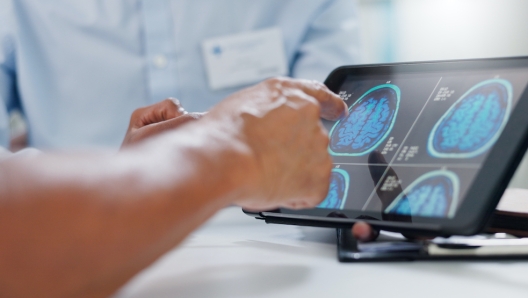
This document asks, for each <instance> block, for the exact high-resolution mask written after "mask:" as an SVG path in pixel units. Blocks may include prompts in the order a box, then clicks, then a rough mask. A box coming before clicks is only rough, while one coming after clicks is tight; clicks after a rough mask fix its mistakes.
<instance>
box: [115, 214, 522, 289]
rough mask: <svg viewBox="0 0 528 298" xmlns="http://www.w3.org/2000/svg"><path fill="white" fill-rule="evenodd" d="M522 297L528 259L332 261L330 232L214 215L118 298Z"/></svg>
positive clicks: (133, 281)
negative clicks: (395, 261)
mask: <svg viewBox="0 0 528 298" xmlns="http://www.w3.org/2000/svg"><path fill="white" fill-rule="evenodd" d="M384 296H385V297H389V298H395V297H405V298H412V297H442V298H445V297H498V296H500V298H502V297H504V298H511V297H524V298H526V297H528V261H524V262H522V261H520V262H512V261H503V262H402V263H361V264H358V263H355V264H352V263H348V264H342V263H339V262H338V261H337V259H336V247H335V231H334V230H331V229H321V228H306V227H294V226H283V225H266V224H265V223H264V222H262V221H258V220H255V219H253V218H251V217H248V216H246V215H244V214H243V213H242V212H241V210H240V209H239V208H235V207H230V208H226V209H224V210H222V211H221V212H219V213H218V214H217V215H216V216H215V217H214V218H212V219H211V220H210V221H209V222H208V223H207V224H205V225H204V226H203V227H202V228H201V229H200V230H198V231H196V232H195V233H194V234H192V235H191V236H190V237H189V239H188V240H187V241H186V242H185V243H184V244H183V245H181V246H180V247H179V248H176V249H174V250H173V251H171V252H169V253H168V254H167V255H165V256H164V257H163V258H162V259H160V260H159V261H158V262H157V263H155V264H154V265H153V266H151V267H150V268H148V269H146V270H145V271H143V272H142V273H141V274H140V275H138V276H137V277H136V278H134V279H133V280H132V281H131V282H130V283H129V284H128V285H126V286H125V287H124V288H123V289H122V290H121V291H120V292H119V294H118V295H117V297H119V298H125V297H218V298H223V297H226V298H228V297H229V298H232V297H284V298H292V297H384Z"/></svg>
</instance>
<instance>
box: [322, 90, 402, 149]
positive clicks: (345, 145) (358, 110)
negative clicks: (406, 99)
mask: <svg viewBox="0 0 528 298" xmlns="http://www.w3.org/2000/svg"><path fill="white" fill-rule="evenodd" d="M399 106H400V88H398V86H396V85H392V84H384V85H379V86H376V87H374V88H372V89H370V90H369V91H367V92H366V93H365V94H363V95H362V96H361V97H360V98H359V99H358V100H357V101H356V102H355V103H354V104H353V105H352V106H351V107H350V108H349V111H350V115H348V117H346V118H345V119H343V120H341V121H338V122H337V123H336V124H335V125H334V127H333V128H332V129H331V130H330V146H329V152H330V154H332V155H334V156H361V155H365V154H368V153H370V152H372V151H373V150H374V149H376V147H378V146H379V145H380V144H381V143H382V142H383V141H384V140H385V138H387V136H388V135H389V134H390V132H391V130H392V127H393V126H394V122H395V121H396V116H397V114H398V109H399Z"/></svg>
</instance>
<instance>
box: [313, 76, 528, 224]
mask: <svg viewBox="0 0 528 298" xmlns="http://www.w3.org/2000/svg"><path fill="white" fill-rule="evenodd" d="M527 82H528V76H527V73H526V70H519V69H504V70H497V69H495V70H485V71H482V70H480V71H473V72H471V71H456V72H451V73H432V72H431V73H420V74H417V73H402V74H391V75H370V76H356V75H349V76H347V77H346V79H345V80H344V81H343V83H342V85H341V87H340V88H338V89H339V90H338V93H339V95H340V96H341V98H342V99H343V100H344V101H345V102H346V103H347V105H348V107H349V111H350V115H349V116H348V117H346V118H345V119H342V120H340V121H337V122H330V121H324V125H325V127H326V128H327V130H328V131H329V136H330V145H329V148H328V151H329V153H330V155H331V156H332V158H333V161H334V169H333V170H332V176H331V184H330V190H329V193H328V196H327V197H326V199H325V200H324V201H323V202H322V203H321V204H320V205H319V206H318V208H326V209H337V210H354V211H362V212H365V211H366V212H371V211H373V212H379V213H381V214H384V215H385V216H390V215H404V216H405V215H408V216H421V217H432V218H452V217H454V216H455V214H456V212H457V209H458V207H459V206H460V204H461V203H462V201H463V200H464V197H465V194H466V192H467V190H468V189H469V187H470V186H471V184H472V182H473V181H474V179H475V177H476V174H477V173H478V171H479V169H480V168H481V166H482V164H483V163H484V161H485V159H486V156H487V154H488V153H489V151H490V149H491V148H493V146H494V144H495V142H496V141H497V139H498V138H499V136H500V135H501V133H502V132H503V130H504V127H505V125H506V123H507V122H508V120H509V117H510V115H511V112H512V110H513V109H514V108H515V105H516V103H517V101H518V100H519V98H520V96H521V94H522V93H523V91H524V89H525V88H526V85H527Z"/></svg>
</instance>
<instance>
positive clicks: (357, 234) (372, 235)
mask: <svg viewBox="0 0 528 298" xmlns="http://www.w3.org/2000/svg"><path fill="white" fill-rule="evenodd" d="M352 235H354V238H356V239H357V240H359V241H362V242H367V241H372V240H374V239H376V237H377V235H378V232H377V230H375V229H374V228H372V226H370V225H369V224H367V223H365V222H358V223H356V224H354V226H353V227H352Z"/></svg>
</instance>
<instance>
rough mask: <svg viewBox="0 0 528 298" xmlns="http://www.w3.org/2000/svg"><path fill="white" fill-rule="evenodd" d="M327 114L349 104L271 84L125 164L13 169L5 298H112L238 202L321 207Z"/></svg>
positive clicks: (2, 265)
mask: <svg viewBox="0 0 528 298" xmlns="http://www.w3.org/2000/svg"><path fill="white" fill-rule="evenodd" d="M317 102H320V103H321V105H322V107H323V109H321V108H320V106H319V104H317ZM321 111H322V114H323V115H326V116H327V117H328V118H335V117H338V116H340V114H342V113H343V112H344V104H343V103H342V102H341V101H340V99H339V98H338V97H336V96H335V95H332V94H330V92H328V91H327V90H326V89H324V88H322V87H321V86H320V85H318V84H313V83H310V82H298V81H290V80H271V81H269V82H266V83H264V84H260V85H259V86H256V87H253V88H251V89H248V90H246V91H243V92H241V93H239V94H236V95H234V96H232V97H231V98H228V99H227V100H226V101H225V102H223V103H222V104H220V105H219V106H218V107H217V108H215V109H214V110H212V111H211V113H210V114H208V115H207V116H205V117H204V118H203V119H201V120H199V121H197V122H194V123H191V124H187V125H186V126H185V127H183V128H181V129H179V130H178V131H175V132H171V133H167V134H163V135H161V136H159V137H156V138H155V139H153V140H151V141H149V142H146V143H142V144H140V145H138V146H131V147H130V148H129V149H125V150H123V151H122V152H121V153H119V154H118V155H117V156H113V157H104V156H97V155H92V156H87V155H75V156H64V155H61V156H45V157H36V158H34V159H29V160H24V161H20V160H18V161H17V160H13V161H8V162H4V163H1V164H0V239H2V241H0V296H9V297H12V296H30V297H34V296H38V297H46V296H51V297H61V296H76V297H78V296H86V297H98V296H101V297H102V296H108V295H110V294H112V293H113V292H115V290H116V289H118V288H119V287H120V286H121V285H123V284H124V283H125V282H126V281H127V280H128V279H130V278H131V277H132V276H133V275H134V274H136V273H137V272H138V271H140V270H141V269H143V268H144V267H146V266H148V265H149V264H151V263H152V262H153V261H154V260H156V259H157V258H158V257H159V256H160V255H162V254H163V253H165V252H166V251H167V250H169V249H171V248H172V247H174V246H175V245H177V244H178V243H180V242H181V241H182V240H183V239H184V238H185V237H186V236H187V235H188V234H189V233H190V232H191V231H192V230H193V229H195V228H196V227H197V226H199V225H200V224H201V223H203V222H204V221H205V220H206V219H207V218H209V217H210V216H211V215H212V214H214V212H216V211H217V210H218V209H220V208H222V207H224V206H225V205H227V204H230V203H236V204H239V205H241V206H244V207H249V208H257V209H260V208H274V207H279V206H287V207H292V208H300V207H311V206H315V205H316V204H317V203H319V202H320V201H321V200H322V199H323V198H324V196H325V195H326V192H327V189H328V182H329V176H330V169H331V160H330V157H329V156H328V154H327V152H326V147H327V144H328V139H327V136H326V135H325V132H324V130H323V128H322V127H321V124H320V122H319V120H318V118H319V116H320V114H319V113H320V112H321Z"/></svg>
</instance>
